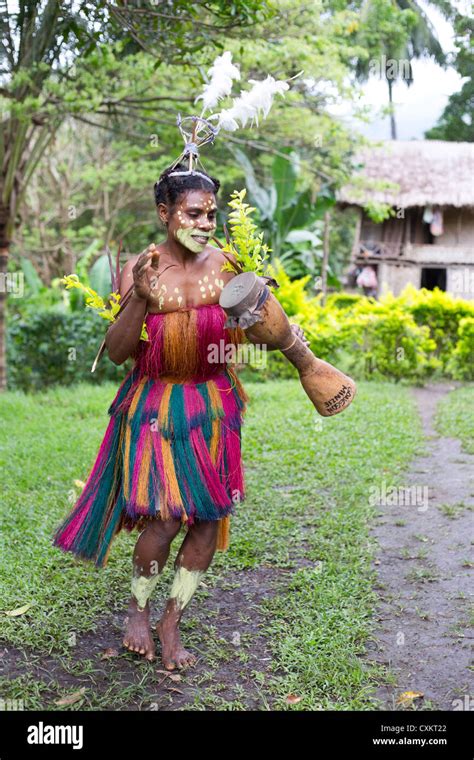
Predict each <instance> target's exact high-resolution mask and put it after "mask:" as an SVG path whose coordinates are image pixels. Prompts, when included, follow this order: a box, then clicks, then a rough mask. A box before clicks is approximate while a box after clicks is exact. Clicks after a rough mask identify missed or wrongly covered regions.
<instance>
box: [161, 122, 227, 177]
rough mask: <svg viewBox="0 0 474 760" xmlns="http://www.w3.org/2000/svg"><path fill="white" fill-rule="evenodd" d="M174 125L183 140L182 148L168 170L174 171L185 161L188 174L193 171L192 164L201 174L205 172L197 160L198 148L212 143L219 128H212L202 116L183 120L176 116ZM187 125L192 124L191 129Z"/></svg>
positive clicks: (198, 159)
mask: <svg viewBox="0 0 474 760" xmlns="http://www.w3.org/2000/svg"><path fill="white" fill-rule="evenodd" d="M176 123H177V125H178V129H179V131H180V133H181V136H182V138H183V140H184V148H183V150H182V152H181V154H180V155H179V156H178V158H177V159H176V161H174V162H173V163H172V164H171V166H170V169H174V168H175V167H176V166H178V164H180V163H181V162H184V161H186V159H187V161H188V170H187V171H188V172H189V173H191V172H193V171H194V166H193V162H194V164H195V166H200V167H201V169H202V170H203V172H205V171H206V170H205V168H204V166H203V164H202V162H201V160H200V158H199V148H200V147H201V146H202V145H208V144H209V143H213V142H214V140H215V138H216V135H217V133H218V132H219V128H218V127H214V126H213V125H212V124H211V123H210V121H208V120H207V119H204V118H203V117H202V116H185V117H184V118H183V117H181V114H178V117H177V119H176ZM189 123H191V124H192V127H189V126H188V124H189ZM198 173H199V172H198ZM168 176H169V175H168Z"/></svg>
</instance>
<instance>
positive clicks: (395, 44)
mask: <svg viewBox="0 0 474 760" xmlns="http://www.w3.org/2000/svg"><path fill="white" fill-rule="evenodd" d="M434 5H438V6H440V4H439V3H438V2H435V3H434ZM442 5H446V3H443V4H442ZM441 7H442V6H441ZM361 21H362V24H361V27H360V33H359V35H358V40H359V43H360V44H361V45H362V46H363V47H364V48H365V51H366V53H365V55H364V56H363V57H359V58H358V60H357V61H356V67H355V73H356V77H357V78H358V79H359V80H360V81H366V80H367V79H368V78H369V76H370V75H371V74H378V75H379V76H380V77H383V78H384V79H385V81H386V82H387V88H388V100H389V113H390V134H391V138H392V140H396V139H397V126H396V120H395V111H394V103H393V85H394V82H396V81H403V82H404V83H405V84H406V85H407V86H408V87H410V85H411V84H412V83H413V69H412V61H413V60H414V59H417V58H422V57H431V58H433V59H434V60H435V61H436V62H437V63H439V64H440V65H445V63H446V56H445V54H444V52H443V49H442V47H441V44H440V42H439V40H438V37H437V35H436V32H435V30H434V28H433V25H432V24H431V22H430V20H429V19H428V17H427V16H426V14H425V12H424V11H423V9H422V7H421V5H420V4H419V3H418V2H416V0H363V3H362V7H361Z"/></svg>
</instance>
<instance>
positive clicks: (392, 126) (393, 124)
mask: <svg viewBox="0 0 474 760" xmlns="http://www.w3.org/2000/svg"><path fill="white" fill-rule="evenodd" d="M387 84H388V99H389V101H390V134H391V136H392V140H396V139H397V125H396V122H395V112H394V110H393V93H392V87H393V84H392V80H391V79H387Z"/></svg>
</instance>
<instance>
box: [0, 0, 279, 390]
mask: <svg viewBox="0 0 474 760" xmlns="http://www.w3.org/2000/svg"><path fill="white" fill-rule="evenodd" d="M194 6H196V7H194ZM194 6H193V7H192V6H191V3H189V2H185V1H184V0H170V2H167V4H166V9H164V8H162V7H161V6H160V5H157V4H156V2H152V1H151V0H150V1H149V2H147V1H146V0H142V2H140V4H139V7H138V8H135V7H134V8H133V13H132V12H131V10H130V5H129V3H127V2H125V1H124V2H116V3H112V2H107V0H99V2H88V1H87V0H17V1H16V2H13V0H11V1H10V2H9V0H0V113H1V121H0V391H1V390H4V389H5V387H6V358H5V304H6V291H7V288H8V279H7V268H8V258H9V249H10V244H11V239H12V234H13V230H14V227H15V225H16V224H18V223H19V219H18V210H19V204H20V202H21V199H22V197H23V196H24V194H25V192H26V190H27V187H28V183H29V181H30V179H31V177H32V176H33V173H34V171H35V169H36V167H37V166H38V163H39V161H40V160H41V158H42V156H43V154H44V151H45V150H46V148H47V146H48V145H49V143H50V142H51V140H52V139H53V137H54V135H55V133H56V131H57V129H58V127H59V125H60V124H61V123H62V121H63V120H64V118H65V117H66V116H67V115H68V114H70V113H74V114H76V115H79V114H80V113H87V112H91V111H97V112H99V113H101V112H102V113H104V112H105V113H108V114H109V115H110V116H113V114H117V113H118V112H119V110H120V104H121V101H122V99H123V98H124V97H126V98H127V105H126V107H127V109H128V110H130V109H134V108H135V109H136V108H137V107H139V105H140V104H143V103H145V102H147V103H148V106H149V105H150V101H152V100H153V98H150V97H147V96H148V93H141V94H140V95H139V96H137V97H136V98H135V99H134V102H133V103H132V102H131V101H132V97H131V93H133V89H134V85H135V86H136V83H135V82H134V81H131V82H128V91H127V92H126V94H124V92H121V93H119V95H118V96H117V95H115V97H112V98H111V97H110V93H111V91H112V92H114V90H116V83H115V81H114V78H113V76H110V75H109V76H108V75H107V74H110V72H107V71H106V73H105V74H104V71H103V70H102V69H104V68H105V69H107V63H108V56H109V55H111V53H109V51H108V49H107V43H111V42H114V41H117V40H121V41H122V45H121V46H120V45H119V47H118V48H117V49H118V50H120V55H122V56H126V55H128V54H129V53H130V54H132V53H134V52H136V50H137V49H142V48H143V47H147V48H148V49H149V52H150V58H151V61H152V63H153V66H155V67H157V66H159V65H160V64H161V63H162V62H163V61H166V60H169V59H170V58H174V57H177V58H178V59H181V60H186V59H187V57H188V56H189V47H190V46H191V48H192V51H195V50H196V48H199V47H202V46H203V45H206V44H210V43H211V44H220V37H219V35H220V34H221V32H220V31H218V30H215V29H214V26H213V22H214V21H215V20H216V19H219V20H220V23H221V26H224V27H226V28H227V30H228V29H229V28H232V26H233V25H237V24H239V23H242V22H246V23H251V22H252V19H256V18H260V14H261V13H263V14H265V13H268V3H267V2H266V0H233V1H232V2H228V1H227V0H209V2H203V0H201V1H199V0H198V2H197V3H194ZM137 18H138V19H139V20H142V21H143V22H144V26H143V29H144V32H143V34H142V33H141V32H140V33H139V32H138V31H137V26H136V24H135V21H134V20H135V19H137ZM150 19H151V21H150ZM145 20H146V23H145ZM132 21H133V23H132ZM140 29H141V27H140ZM191 31H193V33H194V38H193V40H191ZM150 34H152V36H151V37H150ZM89 61H90V66H88V62H89ZM112 69H113V66H112Z"/></svg>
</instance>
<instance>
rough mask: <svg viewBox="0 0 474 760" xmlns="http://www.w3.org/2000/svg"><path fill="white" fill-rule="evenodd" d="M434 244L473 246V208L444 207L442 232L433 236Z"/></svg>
mask: <svg viewBox="0 0 474 760" xmlns="http://www.w3.org/2000/svg"><path fill="white" fill-rule="evenodd" d="M433 244H434V245H436V246H437V245H445V246H458V245H459V246H469V245H470V246H472V248H474V209H473V208H470V207H466V208H445V209H444V213H443V234H442V235H439V236H438V237H435V238H434V241H433Z"/></svg>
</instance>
